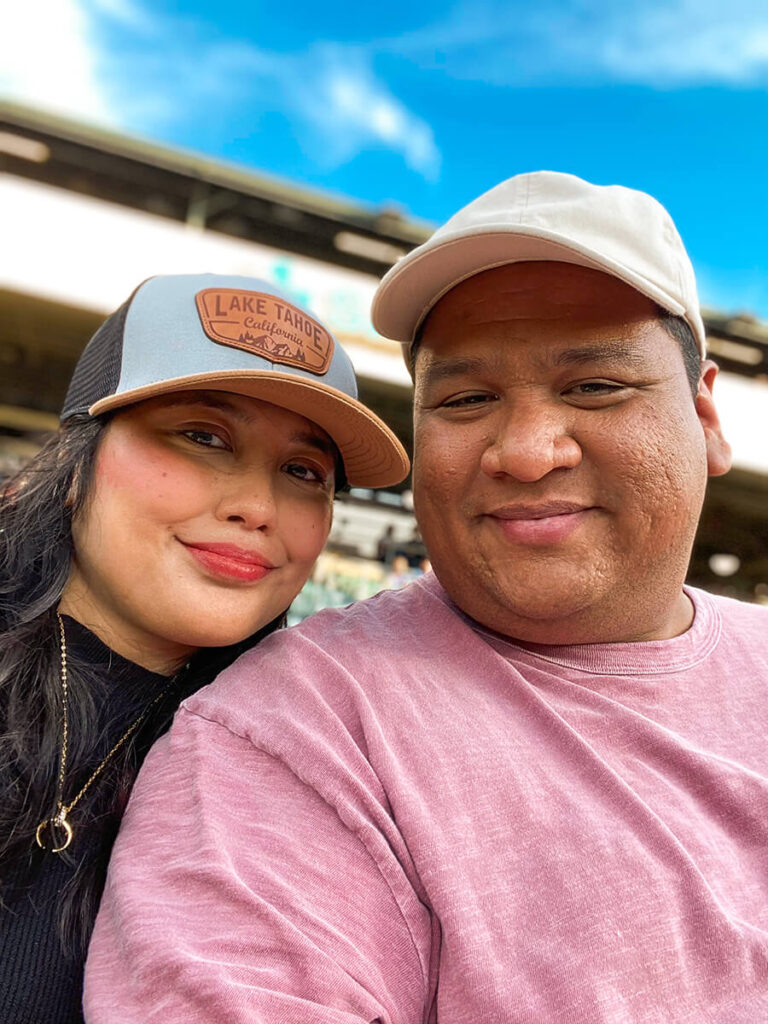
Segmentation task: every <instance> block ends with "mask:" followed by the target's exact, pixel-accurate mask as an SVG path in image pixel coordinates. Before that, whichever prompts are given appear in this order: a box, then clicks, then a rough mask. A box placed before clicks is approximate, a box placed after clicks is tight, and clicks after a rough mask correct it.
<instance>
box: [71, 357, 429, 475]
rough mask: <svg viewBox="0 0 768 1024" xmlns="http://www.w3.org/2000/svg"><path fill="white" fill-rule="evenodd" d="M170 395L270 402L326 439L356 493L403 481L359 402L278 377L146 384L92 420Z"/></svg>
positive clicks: (388, 439) (94, 410)
mask: <svg viewBox="0 0 768 1024" xmlns="http://www.w3.org/2000/svg"><path fill="white" fill-rule="evenodd" d="M175 391H229V392H231V393H232V394H236V395H247V396H248V397H250V398H258V399H260V400H261V401H263V402H270V403H271V404H272V405H277V406H279V407H280V408H281V409H288V410H289V411H290V412H294V413H297V414H298V415H299V416H303V417H304V418H305V419H308V420H311V421H312V422H313V423H316V424H317V426H319V427H322V429H323V430H324V431H325V432H326V433H327V434H328V436H329V437H330V438H331V440H332V441H333V442H334V444H335V445H336V447H337V448H338V449H339V452H340V454H341V457H342V459H343V461H344V470H345V472H346V475H347V480H348V481H349V483H350V484H352V485H353V486H355V487H390V486H393V485H394V484H398V483H400V481H401V480H404V479H405V477H406V476H407V475H408V471H409V469H410V463H409V460H408V456H407V455H406V452H405V449H404V448H403V446H402V444H401V443H400V442H399V441H398V439H397V438H396V437H395V435H394V434H393V432H392V431H391V430H390V429H389V427H388V426H387V425H386V424H385V423H383V422H382V421H381V420H380V419H379V417H378V416H376V415H375V413H373V412H371V410H370V409H368V408H367V407H366V406H364V405H363V404H362V402H358V401H356V400H355V399H354V398H350V397H349V395H345V394H344V393H343V392H341V391H337V390H336V389H335V388H331V387H328V385H326V384H322V383H321V382H320V381H312V380H308V379H305V378H303V377H297V376H295V375H294V374H289V373H280V372H279V371H274V370H272V371H269V370H253V371H252V372H248V371H244V370H221V371H219V372H218V373H198V374H192V375H190V376H186V377H175V378H172V379H170V380H164V381H160V382H159V383H157V384H147V385H145V386H143V387H140V388H133V389H132V390H130V391H123V392H121V393H120V394H116V395H109V396H108V397H107V398H102V399H100V400H99V401H98V402H95V403H94V404H93V405H92V406H91V407H90V409H89V410H88V412H89V414H90V415H91V416H98V415H100V414H101V413H104V412H109V411H110V410H114V409H121V408H124V407H125V406H127V405H132V404H133V403H134V402H143V401H145V400H146V399H149V398H157V397H158V396H160V395H167V394H169V393H172V392H175Z"/></svg>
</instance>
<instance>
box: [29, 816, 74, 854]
mask: <svg viewBox="0 0 768 1024" xmlns="http://www.w3.org/2000/svg"><path fill="white" fill-rule="evenodd" d="M45 829H50V834H51V840H52V843H51V846H46V844H45V843H44V842H43V832H44V830H45ZM57 829H58V830H60V831H62V832H63V833H64V837H63V842H60V843H59V845H58V846H57V845H56V830H57ZM35 840H36V841H37V845H38V846H39V847H40V849H41V850H50V851H51V853H61V851H62V850H66V848H67V847H68V846H69V844H70V843H71V842H72V826H71V825H70V824H69V822H68V821H67V812H66V811H65V810H64V809H63V808H62V810H60V811H59V813H58V814H57V815H56V817H55V818H46V819H45V821H41V822H40V824H39V825H38V826H37V831H36V832H35Z"/></svg>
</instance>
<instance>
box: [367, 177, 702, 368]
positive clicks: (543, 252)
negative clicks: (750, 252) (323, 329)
mask: <svg viewBox="0 0 768 1024" xmlns="http://www.w3.org/2000/svg"><path fill="white" fill-rule="evenodd" d="M528 260H552V261H555V262H561V263H575V264H577V265H578V266H582V267H591V268H592V269H594V270H600V271H602V272H603V273H606V274H611V275H612V276H613V277H618V278H619V279H620V280H622V281H625V282H626V283H627V284H628V285H631V286H632V287H633V288H636V289H637V290H638V291H639V292H642V294H643V295H646V296H647V297H648V298H649V299H653V301H654V302H657V303H658V304H659V305H660V306H661V307H662V308H663V309H666V310H667V311H668V312H670V313H673V314H674V315H675V316H680V317H682V318H683V319H685V320H686V321H687V323H688V324H689V326H690V328H691V330H692V331H693V334H694V337H695V338H696V341H697V342H698V345H699V350H700V351H701V354H702V356H703V355H704V350H705V344H706V342H705V333H704V324H703V322H702V319H701V313H700V311H699V300H698V296H697V294H696V279H695V276H694V273H693V267H692V266H691V261H690V259H689V258H688V254H687V253H686V251H685V247H684V245H683V242H682V239H681V238H680V235H679V234H678V232H677V229H676V227H675V225H674V223H673V222H672V218H671V217H670V215H669V214H668V213H667V211H666V210H665V209H664V207H663V206H662V205H661V203H659V202H657V200H655V199H654V198H653V197H652V196H649V195H647V194H646V193H645V192H638V191H636V190H635V189H631V188H624V187H623V186H622V185H592V184H590V183H589V182H588V181H584V180H583V179H581V178H577V177H576V176H575V175H573V174H561V173H559V172H557V171H534V172H533V173H530V174H518V175H516V176H515V177H514V178H509V179H508V180H507V181H503V182H502V183H501V184H500V185H497V186H496V187H495V188H492V189H490V191H488V192H486V193H484V194H483V195H481V196H480V197H479V198H478V199H475V200H473V201H472V202H471V203H469V205H467V206H465V207H464V208H463V209H462V210H459V212H458V213H456V214H454V216H453V217H451V219H450V220H449V221H448V222H447V223H446V224H444V225H443V226H442V227H441V228H438V229H437V231H435V233H434V234H433V235H432V237H431V238H430V239H429V240H428V241H426V242H424V243H423V245H420V246H419V247H418V248H417V249H414V250H413V251H412V252H410V253H408V255H407V256H404V257H403V258H402V259H400V260H399V261H398V262H397V263H396V264H395V265H394V266H393V267H392V268H391V270H389V272H388V273H387V274H386V275H385V277H384V278H383V279H382V281H381V283H380V284H379V287H378V289H377V291H376V294H375V296H374V299H373V307H372V310H371V317H372V320H373V325H374V327H375V328H376V330H377V331H378V332H379V333H380V334H383V335H384V336H385V337H387V338H393V339H394V340H395V341H399V342H401V343H402V344H403V348H404V354H405V356H406V362H407V361H408V352H409V350H410V346H411V344H412V342H413V340H414V338H415V336H416V332H417V331H418V329H419V327H420V326H421V324H422V323H423V322H424V319H425V318H426V316H427V314H428V313H429V311H430V310H431V309H432V307H433V306H434V305H435V303H437V302H438V301H439V300H440V299H441V298H442V297H443V295H445V293H446V292H448V291H450V290H451V288H454V287H455V286H456V285H457V284H460V282H462V281H464V280H466V279H467V278H468V277H472V276H473V275H475V274H479V273H481V272H482V271H483V270H490V269H491V268H492V267H500V266H503V265H504V264H507V263H519V262H523V261H528Z"/></svg>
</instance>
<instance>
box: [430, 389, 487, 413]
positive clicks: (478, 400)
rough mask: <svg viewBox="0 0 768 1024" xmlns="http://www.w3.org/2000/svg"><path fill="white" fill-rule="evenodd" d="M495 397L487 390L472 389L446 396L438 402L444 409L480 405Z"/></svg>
mask: <svg viewBox="0 0 768 1024" xmlns="http://www.w3.org/2000/svg"><path fill="white" fill-rule="evenodd" d="M495 398H496V395H494V394H492V393H491V392H489V391H473V392H470V393H469V394H466V395H455V396H454V397H453V398H447V399H446V400H445V401H444V402H441V403H440V404H441V405H442V406H443V408H445V409H462V408H466V407H467V406H472V405H482V404H483V403H484V402H492V401H494V399H495Z"/></svg>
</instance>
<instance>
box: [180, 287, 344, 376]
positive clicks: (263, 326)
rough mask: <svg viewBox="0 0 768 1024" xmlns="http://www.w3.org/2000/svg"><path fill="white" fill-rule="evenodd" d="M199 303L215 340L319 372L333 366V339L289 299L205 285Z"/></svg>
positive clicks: (206, 331)
mask: <svg viewBox="0 0 768 1024" xmlns="http://www.w3.org/2000/svg"><path fill="white" fill-rule="evenodd" d="M195 302H196V303H197V311H198V313H199V314H200V321H201V322H202V325H203V330H204V331H205V333H206V334H207V335H208V337H209V338H211V339H212V340H213V341H217V342H219V343H220V344H222V345H231V346H232V347H233V348H242V349H244V350H245V351H246V352H253V353H254V355H257V356H261V358H262V359H268V360H269V361H270V362H271V363H283V364H285V365H286V366H298V367H300V368H301V369H302V370H310V371H311V372H312V373H317V374H322V373H325V372H326V370H327V369H328V367H329V366H330V364H331V357H332V356H333V338H332V337H331V335H330V334H329V333H328V331H326V329H325V328H324V327H323V325H322V324H320V323H318V321H317V320H315V319H313V318H312V317H311V316H308V315H307V314H306V313H304V312H303V311H302V310H301V309H299V308H298V306H294V305H292V304H291V303H290V302H285V301H284V300H283V299H278V298H276V297H275V296H274V295H267V294H266V293H264V292H249V291H243V290H242V289H240V288H204V289H203V291H201V292H198V293H197V295H196V296H195Z"/></svg>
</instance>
